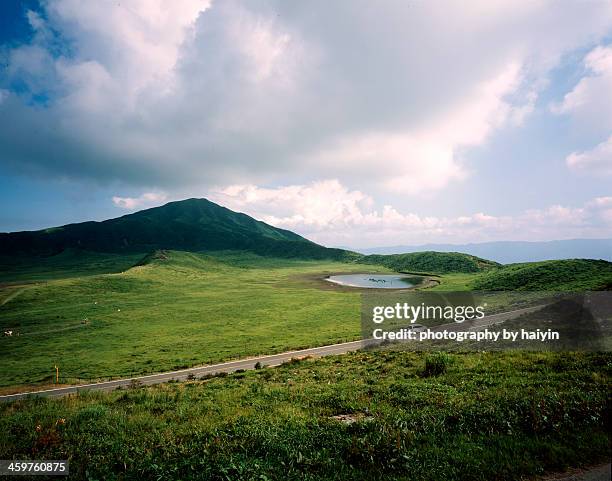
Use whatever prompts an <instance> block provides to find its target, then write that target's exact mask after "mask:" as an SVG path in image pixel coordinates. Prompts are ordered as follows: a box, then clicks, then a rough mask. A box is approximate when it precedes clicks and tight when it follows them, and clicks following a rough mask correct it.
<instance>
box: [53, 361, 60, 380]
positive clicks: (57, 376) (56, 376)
mask: <svg viewBox="0 0 612 481" xmlns="http://www.w3.org/2000/svg"><path fill="white" fill-rule="evenodd" d="M54 367H55V384H59V367H57V364H56V365H55V366H54Z"/></svg>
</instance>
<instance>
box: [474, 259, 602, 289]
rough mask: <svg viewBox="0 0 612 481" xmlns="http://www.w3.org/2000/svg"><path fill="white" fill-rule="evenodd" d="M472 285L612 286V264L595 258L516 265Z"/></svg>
mask: <svg viewBox="0 0 612 481" xmlns="http://www.w3.org/2000/svg"><path fill="white" fill-rule="evenodd" d="M472 288H474V289H476V290H485V291H510V290H512V291H537V290H541V291H548V290H554V291H561V290H569V291H574V290H609V289H612V263H610V262H607V261H603V260H592V259H569V260H568V259H566V260H557V261H543V262H530V263H525V264H512V265H508V266H503V267H502V268H500V269H493V270H491V271H489V272H486V273H483V274H481V275H479V276H478V277H476V279H475V280H474V281H473V282H472Z"/></svg>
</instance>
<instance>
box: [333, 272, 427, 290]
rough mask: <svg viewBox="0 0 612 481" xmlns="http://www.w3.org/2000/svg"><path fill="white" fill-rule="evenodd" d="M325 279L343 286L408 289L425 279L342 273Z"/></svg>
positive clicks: (391, 275)
mask: <svg viewBox="0 0 612 481" xmlns="http://www.w3.org/2000/svg"><path fill="white" fill-rule="evenodd" d="M325 280H326V281H329V282H333V283H334V284H340V285H341V286H349V287H364V288H367V289H407V288H410V287H415V286H417V285H419V284H420V283H421V282H422V280H423V279H422V278H421V277H415V276H406V275H404V274H341V275H337V276H329V277H326V278H325Z"/></svg>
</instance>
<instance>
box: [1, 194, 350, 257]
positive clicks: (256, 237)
mask: <svg viewBox="0 0 612 481" xmlns="http://www.w3.org/2000/svg"><path fill="white" fill-rule="evenodd" d="M70 248H73V249H82V250H89V251H94V252H109V253H117V252H137V251H138V252H150V251H155V250H159V249H176V250H191V251H206V250H223V249H236V250H249V251H253V252H255V253H258V254H262V255H278V256H281V257H295V256H301V255H303V256H305V257H309V258H314V259H317V258H341V257H343V256H345V255H347V254H348V251H344V250H341V249H333V248H327V247H324V246H320V245H319V244H316V243H314V242H312V241H310V240H308V239H306V238H304V237H302V236H300V235H298V234H296V233H294V232H291V231H289V230H285V229H279V228H276V227H273V226H271V225H269V224H266V223H265V222H262V221H259V220H256V219H253V218H252V217H250V216H248V215H246V214H243V213H240V212H234V211H232V210H230V209H228V208H226V207H222V206H220V205H217V204H215V203H214V202H211V201H209V200H207V199H195V198H191V199H186V200H181V201H175V202H169V203H167V204H165V205H163V206H160V207H152V208H149V209H145V210H141V211H138V212H134V213H131V214H126V215H123V216H121V217H116V218H113V219H108V220H104V221H99V222H98V221H87V222H80V223H73V224H66V225H63V226H59V227H51V228H47V229H42V230H38V231H22V232H13V233H2V234H0V250H1V252H2V255H11V254H41V255H54V254H57V253H59V252H62V251H63V250H65V249H70Z"/></svg>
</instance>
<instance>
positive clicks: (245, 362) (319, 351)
mask: <svg viewBox="0 0 612 481" xmlns="http://www.w3.org/2000/svg"><path fill="white" fill-rule="evenodd" d="M542 307H544V306H542V305H540V306H534V307H528V308H523V309H517V310H514V311H509V312H504V313H499V314H492V315H490V316H486V317H484V318H483V319H480V320H479V321H478V322H477V324H476V325H474V324H472V325H471V326H470V325H462V324H457V323H451V324H444V325H441V326H436V327H434V328H432V329H433V330H439V329H442V328H447V329H448V328H451V329H453V330H457V329H459V328H461V326H463V328H464V329H466V328H467V329H468V330H474V329H482V328H484V327H486V326H490V325H494V324H501V323H502V322H505V321H506V320H508V319H510V318H512V317H514V316H516V315H521V314H526V313H528V312H533V311H536V310H539V309H541V308H542ZM374 342H375V341H372V340H367V339H366V340H359V341H352V342H343V343H341V344H331V345H328V346H321V347H312V348H309V349H300V350H298V351H287V352H282V353H280V354H270V355H266V356H258V357H253V358H249V359H240V360H237V361H229V362H223V363H219V364H212V365H208V366H201V367H192V368H188V369H181V370H179V371H170V372H163V373H159V374H149V375H146V376H136V377H132V378H126V379H117V380H115V381H105V382H98V383H92V384H79V385H75V386H66V387H59V388H55V389H45V390H42V391H30V392H22V393H17V394H7V395H4V396H0V401H18V400H20V399H24V398H26V397H28V396H45V397H59V396H66V395H69V394H75V393H78V392H79V391H112V390H114V389H117V388H120V387H129V386H131V385H133V383H137V384H138V385H141V386H147V385H152V384H160V383H163V382H168V381H173V380H176V381H185V380H187V379H188V378H190V377H191V376H195V377H196V378H197V377H200V376H204V375H206V374H218V373H221V372H227V373H230V372H234V371H238V370H240V369H244V370H247V369H255V364H256V363H258V362H259V363H260V364H261V365H266V366H270V367H272V366H278V365H280V364H282V363H283V362H286V361H289V360H291V359H293V358H300V357H304V356H312V357H322V356H330V355H333V354H345V353H347V352H351V351H357V350H359V349H362V348H364V347H366V346H368V345H372V344H374Z"/></svg>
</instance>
